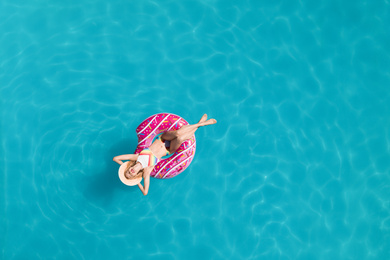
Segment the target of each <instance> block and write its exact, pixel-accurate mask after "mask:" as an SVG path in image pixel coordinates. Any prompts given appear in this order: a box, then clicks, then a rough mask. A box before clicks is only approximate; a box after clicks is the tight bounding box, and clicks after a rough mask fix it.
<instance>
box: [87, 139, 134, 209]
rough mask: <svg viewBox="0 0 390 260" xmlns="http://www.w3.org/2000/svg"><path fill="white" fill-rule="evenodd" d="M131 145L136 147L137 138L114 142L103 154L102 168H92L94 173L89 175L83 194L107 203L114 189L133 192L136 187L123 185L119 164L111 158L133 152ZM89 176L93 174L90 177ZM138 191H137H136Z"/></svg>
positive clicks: (96, 200) (110, 199)
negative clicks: (119, 176) (119, 174)
mask: <svg viewBox="0 0 390 260" xmlns="http://www.w3.org/2000/svg"><path fill="white" fill-rule="evenodd" d="M132 147H137V140H136V139H134V140H132V139H122V140H121V141H119V142H117V143H115V144H114V145H112V146H111V148H109V149H108V151H107V152H106V153H105V154H104V158H102V159H103V160H105V164H104V167H103V169H100V170H99V169H96V170H93V172H94V174H91V175H89V177H88V181H87V185H86V189H85V191H84V196H85V197H86V198H87V199H89V200H92V201H94V202H96V203H99V204H102V205H107V204H109V203H110V202H111V201H112V198H113V196H114V194H115V192H116V191H118V190H123V191H124V190H126V192H129V193H133V192H136V191H137V189H135V188H129V187H127V186H125V185H124V184H123V183H121V181H120V180H119V178H118V167H119V164H117V163H115V162H114V161H113V160H112V158H113V157H114V156H116V155H120V154H128V153H133V152H134V151H133V150H135V148H134V149H132ZM91 176H94V177H93V178H91ZM138 192H139V191H138Z"/></svg>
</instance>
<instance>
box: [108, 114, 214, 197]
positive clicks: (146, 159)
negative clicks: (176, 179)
mask: <svg viewBox="0 0 390 260" xmlns="http://www.w3.org/2000/svg"><path fill="white" fill-rule="evenodd" d="M215 123H217V120H215V119H209V120H207V115H206V114H204V115H203V116H202V118H201V119H200V120H199V122H198V123H197V124H195V125H185V126H183V127H181V128H180V129H179V130H176V131H168V132H165V133H163V134H162V135H161V136H159V137H158V138H157V139H156V140H155V141H154V142H153V143H152V144H151V145H150V147H149V148H146V149H144V150H142V151H141V152H140V153H139V154H123V155H118V156H115V157H114V159H113V160H114V161H115V162H117V163H119V164H120V165H122V164H123V161H122V160H129V163H128V164H127V167H126V169H125V171H124V175H125V177H126V178H127V179H128V180H133V183H134V185H135V184H137V185H138V187H139V188H140V190H141V191H142V193H143V194H144V195H146V194H148V191H149V184H150V173H151V172H152V170H153V168H154V166H155V165H156V164H157V163H158V161H159V160H160V159H161V157H163V156H166V155H168V154H171V153H174V152H175V151H176V150H177V149H178V148H179V147H180V145H181V144H182V143H183V142H184V141H186V140H188V139H190V138H191V137H192V136H193V135H194V133H195V132H196V130H197V129H198V128H199V127H201V126H205V125H212V124H215ZM142 178H143V179H144V186H142V184H141V180H142Z"/></svg>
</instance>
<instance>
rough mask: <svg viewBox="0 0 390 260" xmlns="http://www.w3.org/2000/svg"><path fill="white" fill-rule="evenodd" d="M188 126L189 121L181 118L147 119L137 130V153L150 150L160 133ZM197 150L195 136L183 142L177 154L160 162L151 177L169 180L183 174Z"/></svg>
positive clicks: (167, 114)
mask: <svg viewBox="0 0 390 260" xmlns="http://www.w3.org/2000/svg"><path fill="white" fill-rule="evenodd" d="M184 125H188V123H187V121H186V120H184V119H183V118H181V117H180V116H177V115H174V114H169V113H160V114H156V115H153V116H150V117H148V118H146V119H145V120H144V121H143V122H142V123H141V124H140V125H139V126H138V127H137V129H136V132H137V136H138V146H137V149H136V150H135V153H140V152H141V151H142V150H143V149H145V148H148V147H149V146H150V145H151V144H152V142H153V139H154V138H155V137H156V136H157V135H158V134H160V133H163V132H166V131H173V130H178V129H180V128H181V127H182V126H184ZM195 150H196V140H195V135H193V136H192V137H191V138H190V139H188V140H187V141H185V142H183V143H182V144H181V145H180V147H179V148H178V149H177V150H176V152H175V153H173V154H171V155H169V157H168V158H166V159H162V160H160V161H159V162H158V163H157V164H156V165H155V166H154V169H153V171H152V172H151V174H150V176H152V177H154V178H158V179H168V178H172V177H175V176H176V175H178V174H180V173H182V172H183V171H184V170H185V169H186V168H187V167H188V166H189V165H190V164H191V161H192V159H193V158H194V155H195Z"/></svg>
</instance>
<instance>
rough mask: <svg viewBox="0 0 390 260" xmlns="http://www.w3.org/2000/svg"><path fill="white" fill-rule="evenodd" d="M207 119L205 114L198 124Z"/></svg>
mask: <svg viewBox="0 0 390 260" xmlns="http://www.w3.org/2000/svg"><path fill="white" fill-rule="evenodd" d="M206 119H207V114H204V115H203V116H202V118H201V119H200V120H199V122H198V124H200V123H203V122H204V121H206Z"/></svg>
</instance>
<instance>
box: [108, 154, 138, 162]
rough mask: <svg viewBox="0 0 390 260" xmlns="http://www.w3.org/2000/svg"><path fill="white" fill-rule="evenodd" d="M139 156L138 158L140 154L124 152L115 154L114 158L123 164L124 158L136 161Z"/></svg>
mask: <svg viewBox="0 0 390 260" xmlns="http://www.w3.org/2000/svg"><path fill="white" fill-rule="evenodd" d="M137 158H138V154H122V155H118V156H115V157H114V158H113V159H112V160H113V161H114V162H116V163H119V164H120V165H122V164H123V162H122V160H131V161H136V160H137Z"/></svg>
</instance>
